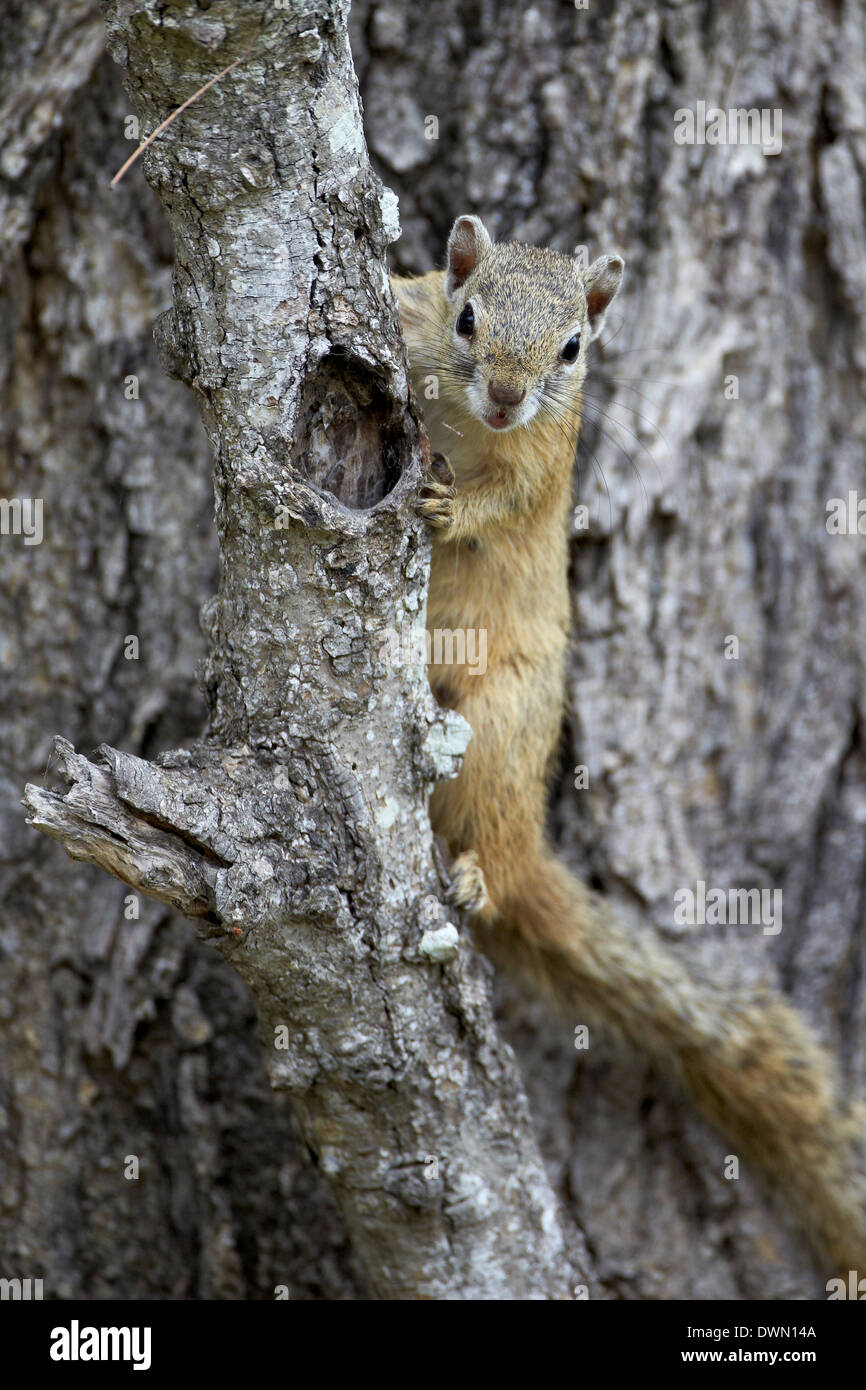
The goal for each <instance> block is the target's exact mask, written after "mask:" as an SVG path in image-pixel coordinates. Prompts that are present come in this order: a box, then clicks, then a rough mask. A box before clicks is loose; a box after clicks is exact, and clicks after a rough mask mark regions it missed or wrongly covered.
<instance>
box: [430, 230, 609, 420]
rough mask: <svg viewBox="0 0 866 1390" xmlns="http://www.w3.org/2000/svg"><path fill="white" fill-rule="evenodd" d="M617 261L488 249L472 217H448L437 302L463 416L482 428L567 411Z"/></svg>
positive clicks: (509, 246)
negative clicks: (444, 310)
mask: <svg viewBox="0 0 866 1390" xmlns="http://www.w3.org/2000/svg"><path fill="white" fill-rule="evenodd" d="M622 272H623V261H622V260H621V258H620V257H619V256H600V257H599V258H598V260H596V261H593V263H592V265H591V266H589V268H588V269H586V270H584V268H583V264H582V262H581V261H580V260H579V259H578V258H577V257H571V256H565V255H562V254H561V253H559V252H557V251H546V250H541V249H540V248H538V247H535V246H521V245H518V244H517V243H516V242H506V243H503V244H502V245H498V244H495V243H494V242H492V241H491V239H490V236H489V235H488V232H487V228H486V227H485V226H484V223H483V222H482V221H481V219H480V218H479V217H458V218H457V221H456V222H455V223H454V226H453V227H452V228H451V235H450V236H449V238H448V263H447V266H446V270H445V299H446V301H447V304H448V307H449V325H448V330H447V331H448V332H450V334H451V338H452V340H453V350H452V352H451V354H450V360H451V362H452V363H453V364H454V365H453V374H454V376H455V377H456V378H457V380H458V381H459V382H461V383H462V385H463V387H464V389H465V393H466V408H467V410H468V411H469V413H470V415H472V416H474V417H475V418H476V419H478V420H481V421H483V423H484V424H485V425H487V427H488V428H489V429H491V430H500V431H502V430H510V429H515V428H516V427H518V426H520V425H528V424H529V422H530V421H531V420H532V419H533V418H534V417H535V416H536V415H542V416H544V415H547V416H554V417H559V418H562V417H563V416H565V415H567V414H568V413H569V411H570V410H573V409H574V406H575V403H576V397H577V393H578V391H579V388H580V385H581V383H582V381H583V379H584V377H585V375H586V354H587V348H588V347H589V343H590V341H591V339H592V338H596V337H598V334H599V333H600V332H601V329H602V327H603V325H604V319H605V314H606V313H607V309H608V306H609V304H610V302H611V300H612V299H613V297H614V295H615V294H616V292H617V290H618V289H619V286H620V281H621V279H622Z"/></svg>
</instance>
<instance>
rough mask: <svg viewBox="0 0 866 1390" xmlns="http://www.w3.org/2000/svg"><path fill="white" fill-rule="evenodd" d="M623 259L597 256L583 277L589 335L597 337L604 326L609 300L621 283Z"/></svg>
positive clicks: (623, 266)
mask: <svg viewBox="0 0 866 1390" xmlns="http://www.w3.org/2000/svg"><path fill="white" fill-rule="evenodd" d="M624 270H625V261H624V260H623V259H622V257H621V256H599V258H598V260H597V261H593V263H592V265H591V266H590V267H589V270H588V271H587V272H586V274H585V276H584V277H583V285H584V289H585V290H586V309H587V318H588V319H589V329H590V337H591V338H597V337H598V335H599V333H600V332H601V330H602V329H603V328H604V320H605V315H606V314H607V311H608V308H609V307H610V303H611V300H612V299H613V297H614V295H615V294H616V292H617V290H618V289H619V287H620V285H621V284H622V272H623V271H624Z"/></svg>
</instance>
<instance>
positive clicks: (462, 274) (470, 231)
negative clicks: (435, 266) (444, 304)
mask: <svg viewBox="0 0 866 1390" xmlns="http://www.w3.org/2000/svg"><path fill="white" fill-rule="evenodd" d="M490 245H491V242H490V237H489V235H488V232H487V228H486V227H485V225H484V223H483V222H482V221H481V218H480V217H458V218H457V221H456V222H455V223H454V226H453V227H452V228H451V235H450V236H449V238H448V265H447V266H446V269H445V298H446V299H453V298H454V295H455V294H456V293H457V291H458V290H459V288H460V286H461V285H463V284H465V283H466V281H467V280H468V279H469V276H470V275H471V274H472V272H473V270H474V269H475V267H476V266H477V264H478V262H479V261H480V260H481V258H482V256H484V255H486V253H487V251H489V249H490Z"/></svg>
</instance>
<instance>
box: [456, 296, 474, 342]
mask: <svg viewBox="0 0 866 1390" xmlns="http://www.w3.org/2000/svg"><path fill="white" fill-rule="evenodd" d="M474 327H475V314H474V313H473V311H472V305H471V304H466V305H464V307H463V309H461V311H460V317H459V318H458V320H457V332H458V333H459V334H460V336H461V338H471V337H472V330H473V329H474Z"/></svg>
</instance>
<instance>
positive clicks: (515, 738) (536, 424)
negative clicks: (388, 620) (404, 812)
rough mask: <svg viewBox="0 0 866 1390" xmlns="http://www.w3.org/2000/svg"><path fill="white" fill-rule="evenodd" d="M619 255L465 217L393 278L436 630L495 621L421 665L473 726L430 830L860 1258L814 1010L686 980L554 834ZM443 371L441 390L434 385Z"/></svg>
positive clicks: (481, 911)
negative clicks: (438, 263)
mask: <svg viewBox="0 0 866 1390" xmlns="http://www.w3.org/2000/svg"><path fill="white" fill-rule="evenodd" d="M623 268H624V267H623V261H622V260H621V259H620V257H619V256H611V255H608V256H602V257H600V258H599V259H598V260H596V261H594V262H593V263H592V265H590V266H589V268H588V269H586V270H585V271H584V270H583V269H582V267H581V264H580V263H579V262H578V261H577V260H574V259H572V258H570V257H569V256H566V255H562V254H559V253H557V252H554V251H550V250H542V249H538V248H535V247H529V246H522V245H517V244H511V243H509V244H494V243H493V242H492V241H491V239H490V236H489V235H488V232H487V230H486V228H485V227H484V224H483V223H482V222H481V221H480V219H479V218H477V217H468V216H464V217H458V219H457V221H456V222H455V223H454V226H453V228H452V230H451V234H450V237H449V240H448V253H447V265H446V269H445V270H444V271H432V272H430V273H429V274H427V275H423V276H421V277H419V278H417V279H406V278H403V277H398V276H395V277H392V281H391V283H392V285H393V288H394V291H395V293H396V296H397V300H398V304H399V308H400V318H401V324H402V328H403V333H404V336H405V340H406V344H407V347H408V351H409V363H410V372H411V376H412V381H413V385H414V388H415V391H416V394H417V396H418V398H419V400H423V401H424V419H425V424H426V427H427V432H428V435H429V437H430V442H431V445H432V448H433V450H434V451H437V452H436V453H434V454H433V455H432V456H431V466H430V472H429V474H428V476H427V478H426V480H425V486H424V488H423V490H422V492H421V494H420V499H419V504H418V505H419V509H420V511H421V513H422V515H423V516H424V517H426V519H427V520H428V521H429V522H430V524H431V526H432V527H433V528H434V544H433V558H432V566H431V575H430V592H429V600H428V608H427V626H428V630H429V631H430V632H431V634H432V632H434V631H435V630H436V629H439V630H443V629H450V630H452V631H453V630H455V629H464V630H469V629H477V630H484V629H486V631H487V633H488V634H489V646H488V651H487V666H486V670H485V671H484V673H483V674H479V673H478V672H477V671H476V672H475V673H470V671H469V669H468V668H467V666H465V665H464V666H462V667H461V666H458V665H444V664H439V665H436V664H431V665H430V667H429V676H430V684H431V687H432V690H433V693H434V695H435V697H436V699H437V700H438V701H439V703H440V704H442V705H445V706H447V707H449V708H453V709H457V710H459V711H460V713H461V714H463V715H465V717H466V719H467V720H468V722H469V724H470V725H471V727H472V731H473V734H472V739H471V741H470V744H469V747H468V749H467V752H466V755H465V758H464V761H463V766H462V769H461V772H460V774H459V776H458V777H457V778H456V779H455V780H453V781H448V782H440V783H438V784H437V785H436V787H435V788H434V790H433V793H432V797H431V804H430V814H431V820H432V823H433V829H434V831H435V833H436V834H437V835H439V836H442V837H443V838H444V839H445V841H446V842H447V844H448V846H449V850H450V852H451V854H452V855H453V856H454V862H453V866H452V875H453V877H452V888H451V897H452V900H453V901H454V902H455V903H456V904H458V905H460V906H461V907H463V908H464V909H466V910H467V911H468V912H469V913H470V914H471V917H472V920H473V923H474V925H475V927H476V931H477V934H478V935H479V936H480V939H481V945H482V946H483V948H484V949H485V950H486V951H487V953H488V954H490V955H492V956H493V958H494V959H496V958H500V959H502V960H504V963H505V964H507V965H510V966H511V968H512V969H515V968H516V969H517V970H518V972H519V973H520V974H521V975H522V976H523V977H524V978H528V979H529V980H530V981H532V982H534V983H535V984H536V986H538V987H540V988H541V989H542V990H543V991H544V992H545V993H546V994H547V995H549V996H551V997H552V998H553V999H554V1000H555V1001H557V1002H558V1004H559V1006H560V1007H561V1008H563V1009H567V1010H568V1012H569V1014H570V1016H571V1017H572V1018H574V1019H575V1020H578V1021H579V1022H581V1023H589V1022H593V1021H596V1022H598V1023H599V1024H601V1025H603V1026H606V1027H607V1028H612V1029H613V1030H614V1031H615V1032H616V1033H617V1034H618V1035H619V1036H620V1037H621V1038H622V1039H624V1040H625V1041H626V1042H628V1043H629V1044H630V1045H631V1046H632V1047H634V1048H636V1049H637V1050H638V1051H640V1052H643V1053H645V1054H648V1055H649V1056H651V1057H652V1058H653V1060H654V1061H656V1062H657V1063H660V1064H661V1065H662V1066H663V1067H664V1069H665V1070H666V1071H667V1072H668V1074H670V1073H673V1074H674V1076H675V1077H676V1078H677V1079H678V1080H679V1081H680V1083H681V1084H682V1085H683V1086H684V1087H685V1088H686V1090H687V1091H688V1092H689V1093H690V1095H691V1097H692V1098H693V1100H694V1101H695V1102H696V1104H697V1106H698V1107H699V1108H700V1110H701V1111H702V1113H703V1114H704V1115H705V1116H706V1117H707V1118H708V1119H709V1120H710V1121H711V1122H713V1123H714V1124H715V1125H717V1126H718V1127H719V1128H720V1129H722V1130H723V1131H724V1132H725V1133H726V1134H727V1135H728V1136H729V1140H730V1141H731V1142H732V1143H733V1144H734V1146H735V1148H736V1149H737V1150H739V1152H740V1154H741V1155H742V1156H744V1157H746V1158H747V1159H749V1160H752V1161H754V1162H755V1163H756V1164H758V1165H760V1167H761V1168H762V1169H763V1170H764V1173H765V1174H766V1176H767V1177H769V1179H770V1180H771V1183H772V1185H773V1186H774V1187H778V1188H779V1189H780V1190H781V1191H782V1193H784V1194H786V1195H787V1197H788V1199H789V1200H790V1201H791V1202H792V1203H793V1206H794V1208H795V1210H796V1212H797V1213H798V1215H799V1217H800V1220H801V1222H802V1224H803V1226H804V1228H805V1230H806V1232H807V1234H808V1235H809V1237H810V1239H811V1241H812V1243H813V1245H814V1247H815V1248H816V1250H817V1252H818V1253H819V1255H820V1256H821V1257H823V1258H824V1259H825V1260H827V1261H828V1262H829V1264H830V1265H832V1267H833V1269H834V1272H842V1273H847V1271H848V1269H860V1270H862V1271H864V1272H866V1174H864V1168H866V1163H864V1137H866V1108H864V1107H862V1106H856V1105H850V1106H849V1105H848V1104H846V1102H845V1099H844V1097H843V1094H842V1089H841V1085H840V1082H839V1079H838V1077H837V1074H836V1071H835V1068H834V1066H833V1063H832V1061H831V1059H830V1058H829V1057H828V1056H827V1055H826V1054H825V1053H824V1051H823V1050H822V1048H821V1047H820V1046H819V1044H818V1042H817V1040H816V1039H815V1038H814V1037H813V1036H812V1035H811V1034H810V1032H809V1031H808V1029H807V1027H806V1025H805V1024H804V1023H803V1022H802V1021H801V1019H800V1018H799V1016H798V1015H797V1014H796V1013H795V1012H794V1010H793V1009H792V1008H790V1007H789V1006H788V1005H787V1004H786V1003H785V1002H784V1001H783V999H782V998H781V997H780V996H777V995H775V994H773V993H772V992H769V991H753V992H752V993H751V994H750V995H748V996H746V995H742V996H741V995H740V994H739V993H735V992H734V991H732V990H727V991H726V990H723V989H719V990H715V989H713V988H712V987H711V986H710V985H708V984H706V983H702V982H700V981H698V980H696V979H695V978H693V977H692V976H691V975H690V974H689V972H688V971H687V970H686V969H685V968H684V967H683V966H682V965H681V964H680V962H679V960H678V959H677V958H676V957H675V956H674V955H673V954H672V953H670V952H668V951H667V950H666V949H665V948H664V947H663V945H662V944H661V942H660V941H659V940H658V939H657V937H656V936H655V935H654V934H653V933H651V932H650V931H647V932H639V933H636V932H634V931H632V930H629V929H627V928H626V927H625V926H624V925H623V924H622V923H619V922H617V920H616V917H615V915H614V914H613V913H612V912H611V910H610V909H609V908H608V907H607V906H606V905H605V903H604V901H603V899H601V898H600V897H599V895H597V894H596V893H594V892H592V891H590V890H589V889H588V888H587V887H585V886H584V885H583V884H582V883H581V882H579V881H578V880H577V879H576V878H574V877H573V876H572V875H571V874H570V873H569V872H568V871H567V870H566V869H565V867H564V866H563V865H562V864H560V863H559V862H558V861H557V860H556V858H555V857H554V855H553V853H552V851H551V849H550V848H549V847H548V845H547V844H546V842H545V838H544V821H545V809H546V783H547V779H548V772H549V768H550V764H551V760H552V755H553V754H554V751H555V748H556V746H557V743H558V739H559V734H560V724H561V719H562V713H563V703H564V689H565V683H564V657H565V651H566V643H567V639H568V632H569V625H570V599H569V591H568V576H567V554H568V536H567V532H568V526H567V521H568V515H569V511H570V507H571V501H572V467H573V462H574V456H575V451H576V446H577V439H578V431H579V428H580V418H581V388H582V383H583V381H584V378H585V375H586V365H587V354H588V349H589V344H590V341H591V340H592V339H593V338H596V337H597V336H598V334H599V333H600V331H601V328H602V325H603V324H604V320H605V314H606V312H607V309H608V306H609V305H610V302H611V300H612V299H613V298H614V296H615V294H616V293H617V290H618V289H619V286H620V281H621V278H622V272H623ZM431 375H432V376H433V377H434V378H435V380H436V383H437V384H438V397H435V396H434V399H426V398H425V392H424V383H425V380H427V381H429V378H430V377H431ZM446 456H447V457H446ZM434 655H435V652H434Z"/></svg>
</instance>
